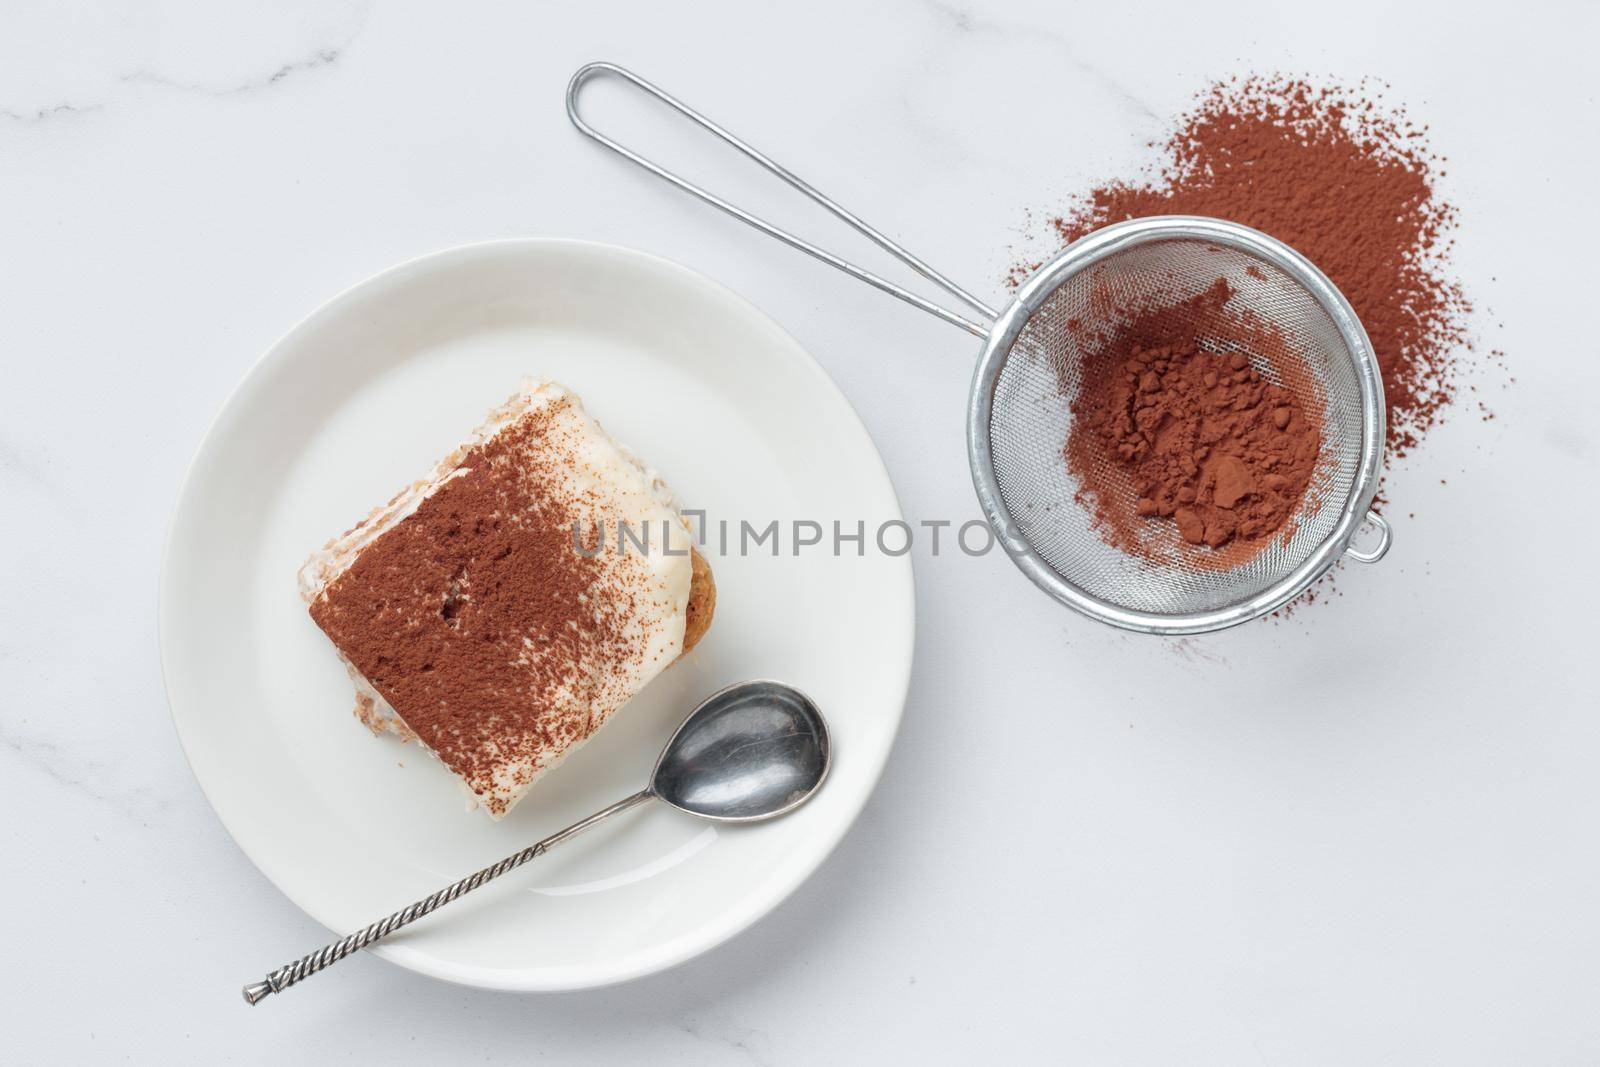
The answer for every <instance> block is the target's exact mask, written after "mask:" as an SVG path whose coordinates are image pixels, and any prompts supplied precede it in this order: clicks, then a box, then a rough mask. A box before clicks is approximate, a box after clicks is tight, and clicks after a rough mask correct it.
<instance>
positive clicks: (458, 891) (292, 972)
mask: <svg viewBox="0 0 1600 1067" xmlns="http://www.w3.org/2000/svg"><path fill="white" fill-rule="evenodd" d="M650 797H651V793H650V790H648V789H644V790H641V791H639V792H637V793H635V794H633V796H631V797H628V798H626V799H624V800H619V801H617V802H616V803H615V804H613V805H611V806H610V807H609V808H604V809H602V810H600V811H597V812H595V813H594V814H593V815H591V816H589V817H588V818H587V819H581V820H579V821H578V822H575V823H573V824H572V825H571V826H569V827H567V828H566V829H565V830H559V831H557V832H556V833H553V834H551V835H550V836H549V837H547V838H545V839H544V840H543V841H539V842H536V843H535V844H532V845H529V846H528V847H527V848H525V849H523V850H522V851H521V852H514V853H512V854H511V855H509V856H507V857H506V858H505V859H503V860H501V861H500V862H499V863H494V864H491V865H489V866H488V867H485V868H484V869H483V870H481V871H479V872H477V873H476V874H471V875H468V876H467V877H465V878H463V879H461V881H459V882H456V883H455V884H454V885H449V886H446V887H445V888H443V889H441V890H439V891H438V892H437V893H434V894H433V895H431V896H426V897H423V898H422V899H421V900H419V901H417V902H416V903H415V904H411V905H410V906H408V907H404V908H401V909H400V910H399V911H397V912H395V913H394V914H393V915H391V916H389V917H388V918H386V919H379V920H378V921H377V922H375V923H373V924H372V925H371V926H368V927H366V928H364V929H361V930H357V931H356V932H355V933H353V934H351V935H350V936H349V937H345V938H341V939H340V940H338V941H335V942H333V944H331V945H327V946H324V947H323V948H320V949H318V950H317V951H315V952H312V953H309V954H308V955H305V956H302V957H301V958H300V959H298V960H296V961H295V962H293V963H286V964H284V965H283V966H282V967H279V968H278V969H277V970H275V971H273V972H272V973H271V974H269V975H267V976H266V977H265V978H263V979H262V980H261V981H259V982H252V983H251V984H250V985H247V986H245V987H244V990H243V993H244V999H245V1002H246V1003H247V1004H258V1003H260V1002H261V1001H262V1000H264V999H265V998H266V997H267V996H268V995H269V994H272V993H281V992H283V991H284V990H285V989H288V988H289V987H290V986H292V985H294V984H295V983H296V982H299V981H301V980H302V979H305V978H309V977H310V976H311V975H313V974H316V973H317V972H318V971H320V970H322V969H323V968H324V967H327V966H329V965H331V964H334V963H338V962H339V961H340V960H342V959H344V958H345V957H346V956H348V955H350V953H352V952H355V951H356V950H357V949H363V948H366V947H367V946H368V945H370V944H372V943H373V942H375V941H381V940H382V939H383V938H386V937H388V936H389V935H390V934H392V933H394V932H395V931H396V930H398V929H400V928H401V927H402V926H409V925H410V924H411V923H414V922H416V921H417V920H418V919H420V918H422V917H423V916H424V915H427V914H428V913H429V912H432V911H435V910H437V909H439V908H442V907H444V906H445V905H446V904H448V903H450V902H451V901H452V900H455V899H456V898H458V897H463V896H466V895H467V894H468V893H470V892H472V891H473V890H474V889H477V888H478V887H479V886H481V885H483V884H484V883H485V882H491V881H493V880H494V879H496V878H498V877H500V876H501V875H502V874H505V873H506V872H507V871H511V870H515V869H516V868H518V867H520V866H522V865H523V864H524V863H527V862H528V861H529V860H531V859H533V858H534V857H535V856H542V855H543V854H544V853H546V852H549V851H550V850H551V849H552V848H554V847H555V846H557V845H559V844H560V843H561V842H563V841H565V840H567V839H568V838H571V837H576V836H577V835H578V834H581V833H583V831H585V830H587V829H589V828H590V827H591V826H594V825H595V824H596V823H599V822H603V821H604V820H606V819H609V818H610V817H611V816H613V815H616V814H617V813H619V812H623V811H627V810H628V809H629V808H631V807H633V806H634V805H635V804H642V803H643V802H644V801H646V800H649V799H650Z"/></svg>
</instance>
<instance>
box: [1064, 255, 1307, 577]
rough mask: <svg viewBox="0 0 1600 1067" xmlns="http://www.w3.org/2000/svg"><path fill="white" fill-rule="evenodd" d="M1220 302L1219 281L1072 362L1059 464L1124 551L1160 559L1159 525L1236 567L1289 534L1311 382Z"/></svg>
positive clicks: (1225, 290) (1129, 323)
mask: <svg viewBox="0 0 1600 1067" xmlns="http://www.w3.org/2000/svg"><path fill="white" fill-rule="evenodd" d="M1232 295H1233V294H1232V290H1231V289H1230V287H1229V286H1228V283H1227V282H1226V281H1225V280H1224V279H1221V278H1219V279H1217V281H1216V282H1215V283H1214V284H1212V285H1211V286H1210V287H1209V288H1207V289H1206V290H1205V291H1204V292H1202V293H1200V294H1198V295H1196V296H1194V297H1190V298H1189V299H1186V300H1181V301H1175V302H1172V303H1169V304H1162V305H1156V306H1152V307H1147V308H1144V309H1141V310H1140V311H1138V312H1137V313H1134V314H1132V315H1130V316H1129V317H1128V318H1127V319H1126V320H1125V321H1123V322H1121V323H1120V324H1119V325H1117V326H1116V327H1115V328H1111V329H1108V331H1107V332H1106V334H1105V335H1104V336H1102V337H1101V338H1099V339H1098V341H1097V342H1096V343H1095V344H1094V345H1093V346H1092V347H1091V349H1090V350H1089V352H1088V354H1087V357H1086V358H1085V359H1084V361H1083V364H1082V375H1083V377H1082V380H1081V382H1080V383H1079V385H1078V388H1077V392H1076V395H1075V396H1074V398H1073V401H1072V414H1073V424H1072V432H1071V433H1070V435H1069V437H1068V441H1067V448H1066V453H1067V461H1068V465H1069V467H1070V468H1071V469H1072V471H1073V473H1074V474H1076V475H1077V476H1078V479H1079V484H1080V486H1081V496H1082V497H1083V498H1084V500H1085V502H1086V503H1089V504H1090V505H1091V506H1092V507H1093V509H1094V512H1095V515H1096V518H1097V521H1098V525H1099V527H1100V530H1101V533H1102V535H1103V536H1104V537H1105V538H1106V540H1107V541H1108V542H1110V543H1111V544H1113V545H1115V546H1116V547H1119V548H1122V549H1124V550H1125V551H1132V552H1135V553H1139V554H1145V555H1150V554H1158V551H1157V550H1156V549H1154V548H1153V546H1155V545H1157V544H1158V543H1159V541H1160V539H1161V538H1160V536H1159V534H1158V533H1156V531H1157V530H1158V529H1159V527H1160V526H1162V525H1168V524H1171V525H1175V526H1176V532H1177V534H1178V536H1179V537H1181V538H1182V540H1183V541H1185V542H1187V543H1188V544H1190V545H1205V546H1208V547H1209V548H1210V549H1221V548H1223V547H1224V546H1233V550H1232V551H1230V552H1229V553H1227V554H1226V555H1225V556H1224V557H1218V558H1217V559H1216V562H1217V563H1219V564H1224V565H1230V566H1231V565H1235V564H1237V563H1239V562H1242V561H1243V560H1244V559H1245V558H1248V557H1249V556H1251V555H1253V554H1255V552H1258V551H1260V549H1261V548H1263V547H1265V545H1266V544H1267V543H1269V541H1270V539H1271V538H1273V537H1274V536H1276V535H1279V534H1280V533H1286V532H1287V531H1289V530H1292V528H1293V527H1292V520H1293V518H1294V516H1295V515H1296V513H1297V512H1299V510H1300V508H1301V506H1302V503H1303V502H1304V500H1305V497H1306V493H1307V491H1308V489H1309V487H1310V485H1311V481H1312V477H1313V475H1314V474H1315V472H1316V469H1317V465H1318V461H1319V456H1320V453H1321V447H1322V426H1321V408H1320V404H1319V403H1318V402H1317V397H1316V395H1315V394H1316V389H1315V384H1314V382H1313V381H1312V380H1311V378H1310V376H1309V375H1308V374H1307V373H1305V371H1304V369H1303V367H1302V366H1301V365H1300V363H1299V361H1298V360H1297V358H1296V357H1295V355H1294V352H1293V350H1292V348H1291V347H1290V346H1289V345H1287V344H1286V343H1285V341H1284V339H1283V338H1282V337H1281V335H1279V334H1277V333H1276V332H1275V331H1273V330H1272V329H1271V328H1270V327H1269V326H1268V325H1266V324H1264V323H1261V322H1259V321H1257V320H1256V319H1254V318H1253V317H1251V316H1249V315H1248V314H1245V313H1240V312H1234V311H1231V310H1229V309H1228V307H1227V305H1228V301H1229V300H1230V298H1231V297H1232ZM1129 485H1131V486H1132V487H1133V490H1134V493H1135V494H1137V496H1136V498H1130V495H1129V493H1128V491H1127V487H1128V486H1129ZM1130 500H1131V501H1132V502H1131V503H1130ZM1152 524H1156V525H1154V526H1153V525H1152ZM1168 529H1170V525H1168Z"/></svg>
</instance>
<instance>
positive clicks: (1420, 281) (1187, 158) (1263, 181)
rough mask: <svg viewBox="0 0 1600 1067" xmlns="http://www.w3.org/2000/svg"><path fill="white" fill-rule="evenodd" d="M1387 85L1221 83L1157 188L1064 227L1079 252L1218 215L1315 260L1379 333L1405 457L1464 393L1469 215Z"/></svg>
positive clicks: (1166, 147)
mask: <svg viewBox="0 0 1600 1067" xmlns="http://www.w3.org/2000/svg"><path fill="white" fill-rule="evenodd" d="M1378 88H1379V87H1377V86H1374V85H1372V84H1370V83H1363V84H1361V85H1358V86H1353V87H1341V86H1323V87H1316V86H1313V85H1311V84H1309V83H1307V82H1305V81H1303V80H1299V79H1295V78H1290V77H1284V76H1281V75H1266V76H1256V77H1250V78H1245V79H1235V80H1230V81H1226V82H1221V83H1218V84H1216V85H1214V86H1212V87H1211V88H1210V89H1209V90H1207V91H1206V92H1204V93H1203V94H1202V95H1201V96H1200V98H1199V100H1198V102H1197V103H1196V105H1195V106H1194V107H1193V108H1192V109H1191V110H1190V111H1189V112H1188V113H1186V114H1184V115H1182V116H1180V117H1179V119H1178V121H1177V122H1176V124H1175V126H1174V129H1173V132H1172V133H1171V135H1170V137H1168V138H1167V140H1166V141H1165V142H1164V144H1162V145H1161V146H1160V150H1161V155H1162V160H1161V162H1160V163H1159V164H1158V166H1157V169H1156V173H1155V174H1154V176H1153V177H1151V178H1149V179H1147V180H1144V181H1113V182H1109V183H1106V184H1103V185H1100V186H1098V187H1096V188H1094V189H1092V190H1090V191H1089V192H1088V193H1087V194H1085V195H1084V196H1083V197H1081V198H1080V199H1079V200H1078V201H1077V202H1076V203H1075V204H1074V205H1073V206H1072V207H1071V208H1070V209H1069V210H1067V211H1066V212H1064V213H1063V214H1061V215H1060V217H1058V218H1055V219H1053V220H1052V226H1053V228H1054V230H1055V232H1056V233H1057V234H1058V235H1059V237H1060V238H1061V239H1062V240H1064V241H1073V240H1076V239H1077V238H1079V237H1082V236H1084V235H1085V234H1087V233H1090V232H1092V231H1094V230H1096V229H1099V228H1100V227H1102V226H1105V225H1107V224H1109V223H1113V222H1120V221H1122V220H1124V219H1131V218H1139V217H1142V216H1147V215H1209V216H1214V217H1217V218H1224V219H1231V220H1233V221H1235V222H1242V223H1244V224H1245V225H1247V226H1252V227H1255V228H1256V229H1258V230H1262V231H1264V232H1266V233H1268V234H1271V235H1272V236H1273V237H1276V238H1278V239H1279V240H1281V241H1284V242H1285V243H1287V244H1288V245H1290V247H1292V248H1295V249H1296V250H1298V251H1299V252H1301V253H1303V254H1304V255H1305V256H1306V257H1307V258H1309V259H1310V260H1311V261H1312V262H1313V263H1315V264H1316V265H1317V266H1318V267H1320V268H1321V269H1322V271H1323V272H1324V273H1326V274H1327V275H1328V276H1329V277H1330V278H1331V279H1332V280H1333V282H1334V284H1335V285H1337V286H1338V287H1339V289H1340V290H1341V291H1342V292H1343V293H1344V295H1345V296H1346V297H1347V298H1348V299H1349V301H1350V303H1351V305H1352V306H1353V307H1354V308H1355V312H1356V314H1357V316H1358V317H1359V318H1360V319H1361V322H1362V325H1363V326H1365V327H1366V331H1367V335H1368V337H1369V338H1371V340H1372V345H1373V349H1374V351H1375V352H1376V354H1377V358H1378V364H1379V367H1380V369H1381V371H1382V374H1383V386H1384V398H1385V401H1386V403H1387V406H1388V445H1389V450H1390V453H1391V454H1392V455H1396V456H1399V455H1404V454H1405V453H1406V452H1407V451H1408V450H1410V449H1411V448H1413V447H1415V446H1416V445H1417V444H1418V443H1419V441H1420V440H1421V438H1422V435H1423V434H1424V433H1426V432H1427V431H1428V430H1429V429H1430V428H1431V427H1432V426H1433V425H1434V424H1435V423H1437V422H1438V421H1439V419H1440V417H1441V414H1442V413H1443V411H1444V409H1445V408H1446V407H1447V405H1448V404H1449V402H1450V401H1451V399H1452V397H1453V396H1454V394H1455V391H1456V388H1457V382H1458V378H1459V375H1460V371H1461V369H1462V367H1463V361H1464V358H1465V357H1466V355H1467V354H1468V353H1469V350H1470V338H1469V336H1468V334H1467V331H1466V328H1465V320H1466V315H1467V312H1468V311H1469V310H1470V305H1469V303H1468V302H1467V300H1466V299H1465V297H1464V296H1463V294H1462V292H1461V289H1460V288H1459V286H1458V285H1457V284H1456V283H1455V282H1453V281H1451V280H1450V279H1449V278H1448V277H1447V276H1446V275H1445V273H1444V270H1443V267H1444V263H1445V257H1446V253H1447V252H1448V246H1449V234H1450V233H1451V232H1452V231H1453V229H1454V227H1455V224H1456V212H1455V209H1454V208H1452V207H1451V206H1450V205H1449V204H1448V203H1445V202H1444V201H1443V200H1441V199H1440V198H1439V196H1438V195H1437V193H1436V191H1435V184H1436V179H1437V178H1439V177H1442V176H1443V172H1442V170H1441V169H1440V162H1441V161H1440V160H1439V159H1438V158H1437V157H1436V156H1434V155H1433V154H1432V153H1431V152H1430V150H1429V148H1428V146H1427V140H1426V136H1425V135H1426V129H1425V128H1422V127H1418V126H1417V125H1416V124H1414V123H1413V122H1411V121H1410V120H1409V119H1408V118H1407V117H1406V116H1405V114H1404V112H1403V111H1401V110H1398V109H1392V108H1387V107H1383V106H1380V105H1379V104H1377V103H1375V102H1374V99H1373V97H1374V94H1375V91H1376V90H1377V89H1378ZM1026 270H1027V268H1026V267H1022V268H1019V269H1018V271H1016V272H1013V280H1014V281H1015V280H1020V277H1021V276H1022V275H1023V274H1025V273H1026Z"/></svg>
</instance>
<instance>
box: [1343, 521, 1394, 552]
mask: <svg viewBox="0 0 1600 1067" xmlns="http://www.w3.org/2000/svg"><path fill="white" fill-rule="evenodd" d="M1362 525H1363V526H1370V527H1372V528H1373V529H1374V530H1377V531H1378V543H1377V544H1375V545H1373V546H1372V547H1371V548H1357V547H1356V546H1355V545H1345V547H1344V554H1345V555H1347V556H1349V557H1350V558H1351V559H1353V560H1355V561H1356V562H1357V563H1376V562H1378V561H1379V560H1380V559H1382V558H1383V557H1384V556H1386V555H1388V554H1389V546H1390V545H1391V544H1393V543H1394V530H1393V529H1392V528H1391V527H1390V526H1389V520H1387V519H1385V518H1384V517H1383V516H1382V515H1379V514H1378V513H1377V512H1376V511H1369V512H1367V520H1366V522H1364V523H1363V524H1362ZM1358 529H1359V527H1358Z"/></svg>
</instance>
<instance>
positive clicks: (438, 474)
mask: <svg viewBox="0 0 1600 1067" xmlns="http://www.w3.org/2000/svg"><path fill="white" fill-rule="evenodd" d="M575 529H576V530H577V531H578V536H577V538H576V539H575V536H574V530H575ZM619 529H620V530H621V531H623V535H621V536H619ZM300 587H301V593H302V595H303V596H304V597H305V600H306V603H307V604H309V605H310V608H311V617H312V618H313V619H315V620H316V623H317V625H318V626H320V627H322V630H323V632H324V633H326V634H327V635H328V637H329V639H330V640H332V641H333V643H334V645H335V646H336V647H337V648H338V650H339V653H340V655H341V656H342V657H343V658H344V660H345V664H346V666H347V667H348V668H349V671H350V676H351V678H352V679H353V680H354V682H355V684H356V715H357V716H358V717H359V718H360V719H361V720H362V721H363V722H365V723H366V724H367V725H368V726H369V727H371V728H372V730H373V732H374V733H381V732H383V731H385V730H388V731H391V732H394V733H396V734H399V735H400V736H402V737H407V738H410V737H415V738H416V739H418V740H419V741H421V742H422V744H423V745H425V746H426V747H427V749H428V750H429V751H430V752H432V753H433V754H434V755H435V756H437V757H438V758H439V759H440V761H442V762H443V763H444V765H445V766H446V767H448V768H449V769H450V770H451V771H453V772H455V774H456V775H457V776H459V778H460V779H461V781H462V783H463V784H464V785H465V786H466V788H467V789H468V790H469V791H470V792H471V793H472V795H473V796H474V797H475V798H477V800H478V801H479V802H480V803H481V804H482V805H483V806H484V807H485V808H486V809H488V811H489V814H490V815H491V816H493V817H494V818H496V819H498V818H502V817H504V815H505V814H506V813H507V812H508V811H510V810H511V808H512V807H513V806H514V805H515V804H516V803H517V801H519V800H521V799H522V797H523V796H524V795H525V794H526V793H527V791H528V788H529V787H530V786H532V785H533V783H534V781H535V780H536V779H537V778H538V777H539V776H540V775H542V774H543V773H544V772H545V771H548V770H549V769H550V768H551V767H554V766H555V765H556V764H557V763H559V762H560V761H561V760H562V759H563V758H564V757H565V756H566V755H567V754H568V753H569V752H571V751H572V750H573V749H574V748H576V747H577V746H578V745H580V744H582V743H583V742H584V741H586V740H588V739H589V738H590V737H592V736H593V735H594V732H595V731H596V730H598V729H599V728H600V727H601V726H602V725H604V723H605V722H606V720H607V719H608V718H610V716H611V715H612V714H613V713H614V712H615V711H616V710H617V709H618V708H620V707H621V706H622V705H623V704H625V703H627V702H628V700H629V699H631V698H632V697H633V695H634V694H635V693H637V692H638V691H639V690H640V689H642V688H643V687H644V686H645V685H646V684H647V683H648V682H649V681H650V680H651V679H652V678H654V677H655V676H656V675H657V674H659V673H661V671H662V670H664V669H665V668H666V667H667V666H668V665H670V664H671V663H672V662H673V661H674V660H676V659H677V658H678V657H679V656H680V655H681V654H682V653H683V652H685V651H686V650H687V649H689V648H691V647H692V646H693V645H694V644H695V643H696V642H697V641H699V639H700V638H701V636H702V635H704V633H705V631H706V628H707V627H708V626H710V624H711V615H712V611H713V608H714V606H715V601H716V587H715V585H714V584H713V582H712V579H711V568H710V566H709V565H708V564H707V563H706V561H705V559H704V557H702V556H701V555H700V554H699V552H697V551H695V549H694V548H693V545H692V537H691V533H690V530H689V527H688V525H687V523H685V521H684V520H683V518H682V517H681V516H680V515H679V514H678V511H677V508H676V506H675V503H674V500H673V496H672V493H671V491H670V490H669V489H668V488H667V487H666V483H665V482H663V481H662V479H661V477H660V476H659V475H658V474H657V473H656V472H655V471H653V470H650V469H649V468H647V467H645V466H644V464H643V463H641V462H640V461H639V459H638V457H636V456H635V455H634V454H633V453H632V452H630V451H628V449H626V448H625V447H623V446H622V445H620V444H618V443H617V442H616V441H614V440H612V438H611V437H610V436H609V435H608V434H607V433H606V432H605V431H604V430H603V429H601V427H600V424H599V423H597V422H596V421H595V420H594V419H593V418H592V417H591V416H590V415H589V413H588V412H587V411H585V410H584V407H583V403H582V401H580V400H579V399H578V397H577V395H576V394H574V393H572V392H570V391H568V390H567V389H565V388H563V387H562V386H560V385H557V384H556V383H554V382H550V381H537V382H535V381H528V382H524V383H523V386H522V388H521V390H520V391H519V392H518V393H517V394H516V395H515V396H513V397H512V398H511V399H510V400H508V401H507V402H506V403H505V404H504V405H502V406H501V407H499V408H497V409H496V410H494V411H493V412H491V413H490V415H489V418H488V420H487V421H486V422H485V423H484V424H483V426H481V427H480V428H479V429H478V431H477V432H476V433H475V434H474V435H473V436H472V437H471V438H470V439H469V440H468V441H467V442H466V443H465V444H463V445H462V446H461V447H459V448H458V449H456V451H455V452H453V453H451V454H450V455H449V456H447V457H445V459H444V460H442V461H441V462H440V463H439V465H438V466H437V467H436V468H435V469H434V471H433V473H432V474H430V475H429V476H428V477H427V478H424V479H423V480H422V481H419V482H417V483H415V484H414V485H412V486H410V487H409V488H407V489H405V490H403V491H402V492H401V493H400V494H399V495H397V496H396V497H395V498H394V499H393V500H391V501H389V503H387V504H385V505H384V506H383V507H380V508H378V509H377V510H376V511H374V512H373V513H372V514H371V515H369V516H368V517H367V518H366V519H365V520H364V521H363V522H362V523H361V524H360V525H358V526H356V527H355V528H354V529H353V530H350V531H349V532H348V533H346V534H344V536H342V537H338V538H335V539H334V540H333V541H330V542H329V543H328V544H327V546H326V547H325V548H323V550H322V551H321V552H318V553H317V554H315V555H314V556H312V558H311V559H310V561H308V562H307V563H306V565H305V567H304V568H303V569H302V571H301V573H300Z"/></svg>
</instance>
